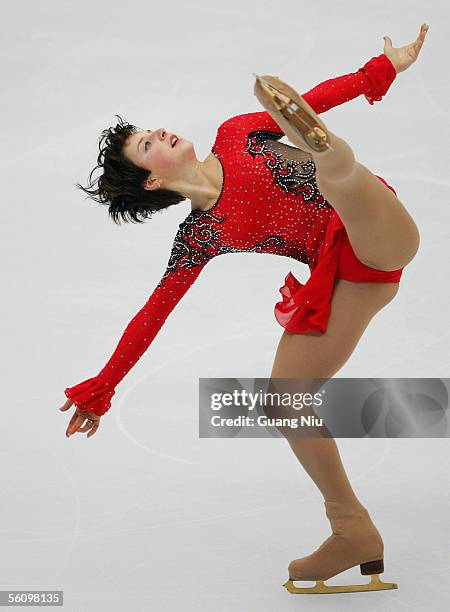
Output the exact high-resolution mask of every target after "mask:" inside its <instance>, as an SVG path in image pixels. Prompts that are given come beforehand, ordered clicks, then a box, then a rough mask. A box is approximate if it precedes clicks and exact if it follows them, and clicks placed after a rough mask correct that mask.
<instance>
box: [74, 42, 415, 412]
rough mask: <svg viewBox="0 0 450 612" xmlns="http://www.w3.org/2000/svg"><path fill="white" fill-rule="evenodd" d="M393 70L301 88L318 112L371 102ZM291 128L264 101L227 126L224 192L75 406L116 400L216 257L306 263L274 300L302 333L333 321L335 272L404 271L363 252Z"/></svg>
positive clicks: (192, 227)
mask: <svg viewBox="0 0 450 612" xmlns="http://www.w3.org/2000/svg"><path fill="white" fill-rule="evenodd" d="M395 75H396V72H395V69H394V67H393V65H392V63H391V62H390V60H389V59H388V58H387V57H386V55H384V54H381V55H379V56H377V57H373V58H372V59H371V60H370V61H369V62H367V63H366V64H365V65H364V66H363V68H360V69H359V70H358V71H357V72H355V73H351V74H347V75H344V76H340V77H337V78H334V79H329V80H327V81H325V82H323V83H321V84H320V85H317V86H316V87H314V88H313V89H311V90H310V91H308V92H307V93H304V94H302V95H303V97H304V98H305V100H306V101H307V102H308V103H309V104H310V105H311V107H312V108H313V109H314V110H315V112H316V113H323V112H325V111H327V110H328V109H330V108H332V107H334V106H337V105H339V104H342V103H344V102H346V101H347V100H351V99H353V98H355V97H356V96H359V95H360V94H364V96H365V97H366V99H367V100H368V102H369V103H370V104H373V103H374V101H376V100H377V101H378V100H381V98H382V96H383V95H384V94H385V93H386V91H387V90H388V88H389V86H390V84H391V83H392V81H393V80H394V78H395ZM284 135H285V134H284V132H283V131H282V130H281V129H280V127H279V125H278V124H277V123H276V122H275V121H274V119H273V118H272V117H271V116H270V115H269V113H267V112H266V111H262V112H252V113H246V114H242V115H237V116H234V117H231V118H229V119H227V120H226V121H225V122H224V123H222V124H221V125H220V126H219V128H218V130H217V134H216V139H215V141H214V145H213V147H212V149H211V151H212V153H213V154H214V155H215V156H216V157H217V159H218V160H219V161H220V165H221V170H222V174H223V185H222V189H221V193H220V195H219V197H218V199H217V201H216V202H215V203H214V205H213V206H212V207H211V208H209V209H208V210H206V211H202V210H199V209H193V210H192V211H191V212H190V213H189V214H188V215H187V217H186V218H185V219H184V221H182V223H180V224H179V226H178V228H179V229H178V231H177V233H176V236H175V239H174V241H173V246H172V250H171V253H170V258H169V261H168V264H167V268H166V270H165V272H164V274H163V276H162V278H161V280H160V281H159V283H158V285H157V286H156V287H155V289H154V291H153V292H152V294H151V295H150V297H149V298H148V300H147V302H146V303H145V304H144V306H143V307H142V308H141V310H139V312H138V313H137V314H136V315H135V316H134V317H133V319H132V320H131V321H130V322H129V324H128V326H127V327H126V329H125V331H124V332H123V335H122V337H121V338H120V340H119V343H118V345H117V347H116V349H115V351H114V353H113V355H112V356H111V358H110V359H109V361H108V362H107V363H106V365H105V366H104V368H103V369H102V370H101V371H100V372H99V374H98V375H97V376H94V377H92V378H88V379H87V380H84V381H83V382H81V383H79V384H77V385H75V386H73V387H69V388H66V389H65V391H64V392H65V395H66V396H67V397H69V398H71V399H72V400H73V402H74V403H75V405H76V406H78V407H79V408H80V409H82V410H86V411H88V412H89V411H92V412H93V413H95V414H97V415H102V414H104V413H105V412H106V411H107V410H108V409H109V407H110V405H111V398H112V396H113V395H114V393H115V388H116V386H117V385H118V384H119V382H120V381H121V380H122V379H123V378H124V376H125V375H126V374H127V372H128V371H129V370H130V369H131V368H132V367H133V366H134V364H135V363H136V362H137V361H138V360H139V359H140V357H141V356H142V355H143V354H144V352H145V351H146V350H147V348H148V346H149V345H150V343H151V342H152V340H153V339H154V338H155V336H156V334H157V333H158V331H159V330H160V328H161V326H162V325H163V323H164V321H165V320H166V318H167V317H168V315H169V314H170V313H171V311H172V310H173V309H174V307H175V306H176V304H177V303H178V302H179V301H180V300H181V298H182V297H183V296H184V294H185V293H186V291H187V290H188V289H189V287H191V286H192V284H193V283H194V281H195V280H196V279H197V278H198V276H199V274H200V273H201V271H202V270H203V268H204V267H205V265H206V264H207V263H208V262H209V261H211V259H212V258H213V257H217V256H219V255H224V254H225V253H238V252H245V253H249V252H251V253H272V254H274V255H283V256H286V257H290V258H292V259H294V260H296V261H299V262H301V263H304V264H306V265H308V266H309V269H310V272H311V275H310V277H309V278H308V280H307V282H306V283H305V284H302V283H300V282H299V281H298V280H297V279H296V278H295V276H294V275H293V274H292V272H289V273H288V275H287V276H286V277H285V280H284V284H283V286H282V287H281V288H280V289H279V291H280V293H281V297H282V299H281V300H280V301H278V302H277V303H276V304H275V317H276V319H277V321H278V322H279V324H280V325H281V326H282V327H284V328H285V329H286V330H287V331H289V332H291V333H296V334H303V333H305V332H310V331H314V332H320V333H324V332H325V331H326V328H327V321H328V317H329V313H330V304H331V298H332V294H333V287H334V282H335V279H336V278H344V279H348V280H353V281H359V282H398V281H399V279H400V276H401V274H402V270H403V268H401V269H399V270H395V271H393V272H384V271H380V270H376V269H374V268H371V267H368V266H366V265H364V264H363V263H361V262H360V261H359V260H358V259H357V257H356V256H355V254H354V252H353V249H352V247H351V245H350V242H349V240H348V237H347V233H346V230H345V227H344V225H343V224H342V222H341V220H340V218H339V216H338V215H337V213H336V211H335V210H334V209H333V207H332V202H327V200H326V199H325V198H324V197H323V196H322V195H321V193H320V192H319V190H318V188H317V184H316V180H315V165H314V162H313V161H312V159H311V155H310V154H309V153H306V152H304V151H301V150H300V149H298V148H297V147H293V146H290V145H286V144H283V143H280V142H278V141H279V140H280V139H281V138H282V137H283V136H284ZM378 178H379V179H380V180H381V181H382V182H383V183H384V184H385V185H386V186H387V187H389V188H390V189H392V187H390V186H388V185H387V183H386V182H385V181H384V179H382V178H381V177H378ZM392 191H394V190H393V189H392ZM394 193H395V191H394Z"/></svg>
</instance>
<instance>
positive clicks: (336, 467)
mask: <svg viewBox="0 0 450 612" xmlns="http://www.w3.org/2000/svg"><path fill="white" fill-rule="evenodd" d="M397 291H398V283H378V284H376V285H372V284H365V283H353V282H351V281H345V280H342V279H338V280H337V281H336V286H335V290H334V294H333V298H332V304H331V313H330V318H329V320H328V326H327V331H326V332H325V334H290V333H288V332H286V331H285V332H284V333H283V335H282V337H281V339H280V343H279V345H278V349H277V352H276V356H275V361H274V364H273V368H272V373H271V378H274V379H275V378H296V379H301V378H311V379H314V378H331V377H332V376H333V375H334V374H335V373H336V372H337V371H338V370H340V368H341V367H342V366H343V365H344V363H345V362H346V361H347V360H348V358H349V357H350V355H351V354H352V353H353V351H354V349H355V348H356V345H357V343H358V341H359V339H360V338H361V336H362V334H363V332H364V330H365V329H366V328H367V325H368V324H369V322H370V320H371V319H372V318H373V316H374V315H375V314H376V313H377V312H378V311H379V310H380V309H381V308H383V306H385V305H386V304H387V303H388V302H389V301H391V300H392V298H393V297H394V296H395V294H396V293H397ZM310 391H312V392H314V390H313V389H310ZM288 442H289V444H290V446H291V448H292V450H293V452H294V453H295V455H296V457H297V459H298V460H299V461H300V463H301V464H302V466H303V467H304V469H305V470H306V472H307V473H308V474H309V476H310V477H311V478H312V480H313V481H314V482H315V484H316V485H317V487H318V488H319V490H320V492H321V493H322V495H323V497H324V499H325V500H342V501H348V502H353V503H354V504H355V505H359V501H358V499H357V497H356V495H355V493H354V491H353V489H352V486H351V484H350V482H349V480H348V477H347V474H346V472H345V470H344V466H343V465H342V461H341V458H340V455H339V451H338V448H337V445H336V442H335V440H334V439H333V438H319V437H317V438H307V437H290V438H288Z"/></svg>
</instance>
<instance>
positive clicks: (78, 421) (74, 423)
mask: <svg viewBox="0 0 450 612" xmlns="http://www.w3.org/2000/svg"><path fill="white" fill-rule="evenodd" d="M86 418H87V417H86V416H82V415H81V414H79V413H77V412H76V413H75V414H74V415H73V416H72V418H71V419H70V422H69V426H68V428H67V430H66V436H67V437H69V436H71V435H73V434H74V433H76V432H77V431H78V428H79V427H80V426H81V425H82V424H83V423H84V421H85V420H86Z"/></svg>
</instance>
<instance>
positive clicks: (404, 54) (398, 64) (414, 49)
mask: <svg viewBox="0 0 450 612" xmlns="http://www.w3.org/2000/svg"><path fill="white" fill-rule="evenodd" d="M428 28H429V26H428V25H427V24H426V23H423V24H422V25H421V27H420V32H419V36H418V37H417V38H416V40H415V41H414V42H413V43H411V44H410V45H405V46H404V47H398V48H397V49H396V48H395V47H393V46H392V40H391V39H390V38H389V36H383V38H384V49H383V53H384V54H385V55H386V56H387V57H388V58H389V59H390V60H391V62H392V64H393V66H394V68H395V71H396V72H397V74H398V73H399V72H403V71H404V70H406V69H407V68H409V67H410V66H411V64H413V63H414V62H415V61H416V59H417V58H418V57H419V53H420V49H421V48H422V45H423V41H424V40H425V36H426V34H427V32H428Z"/></svg>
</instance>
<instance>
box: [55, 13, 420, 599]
mask: <svg viewBox="0 0 450 612" xmlns="http://www.w3.org/2000/svg"><path fill="white" fill-rule="evenodd" d="M427 31H428V26H427V25H426V24H423V25H422V27H421V29H420V33H419V36H418V38H417V39H416V41H415V42H414V43H412V44H410V45H407V46H405V47H401V48H393V46H392V41H391V40H390V38H389V37H385V45H384V52H383V54H381V55H380V56H378V57H374V58H372V59H371V60H370V61H369V62H367V63H366V64H365V65H364V67H363V68H361V69H359V70H358V71H357V72H355V73H351V74H349V75H344V76H342V77H337V78H335V79H330V80H328V81H325V82H324V83H321V84H320V85H318V86H316V87H315V88H313V89H312V90H311V91H309V92H307V93H305V94H304V95H303V96H302V97H300V96H299V94H297V92H295V90H293V89H292V88H290V87H289V86H288V85H286V84H285V83H283V82H282V81H280V80H279V79H278V78H277V77H270V76H266V77H263V80H261V79H259V78H258V80H257V83H256V84H255V95H256V97H257V98H258V100H259V101H260V102H261V104H262V105H263V106H264V107H265V108H266V111H264V112H255V113H248V114H244V115H238V116H235V117H232V118H230V119H228V120H227V121H225V122H224V123H223V124H221V125H220V126H219V128H218V130H217V135H216V139H215V142H214V145H213V148H212V150H211V154H210V155H209V156H208V157H207V158H206V159H205V160H204V161H203V162H201V161H199V160H198V159H197V158H196V156H195V152H194V149H193V146H192V143H190V142H189V141H186V140H185V139H183V138H179V137H176V136H175V135H174V134H167V132H166V131H165V130H163V129H160V130H157V131H153V132H152V131H137V130H136V129H135V128H134V126H131V125H129V124H124V123H123V122H121V123H120V124H118V125H117V126H116V128H115V129H110V130H107V131H105V132H103V135H104V136H105V138H106V139H105V147H104V148H103V149H102V148H101V147H100V154H99V156H98V166H97V167H102V168H103V171H104V172H103V175H102V176H101V177H100V178H99V179H98V189H95V190H93V189H84V191H86V192H87V193H88V194H89V195H91V196H98V198H95V197H94V199H96V201H98V202H100V203H102V204H108V206H109V213H110V215H111V216H112V218H113V220H114V221H115V222H117V221H118V219H119V217H122V219H123V220H124V221H126V220H127V217H128V218H129V219H131V220H132V221H138V222H139V220H143V219H145V218H149V217H151V216H152V214H154V213H155V212H157V211H160V210H162V209H164V208H167V207H169V206H172V205H175V204H178V203H179V202H181V201H182V200H184V199H186V198H188V199H190V200H191V205H192V209H191V212H190V213H189V215H188V216H187V217H186V219H185V220H184V221H183V222H182V223H181V224H180V225H179V230H178V232H177V234H176V236H175V240H174V243H173V247H172V251H171V255H170V258H169V262H168V265H167V269H166V271H165V273H164V275H163V277H162V278H161V281H160V282H159V283H158V285H157V286H156V288H155V290H154V291H153V293H152V295H151V296H150V298H149V299H148V301H147V302H146V304H145V305H144V306H143V308H142V309H141V310H140V311H139V312H138V313H137V314H136V315H135V316H134V317H133V319H132V320H131V321H130V323H129V324H128V326H127V328H126V329H125V331H124V333H123V335H122V337H121V339H120V341H119V343H118V346H117V348H116V350H115V351H114V353H113V355H112V356H111V358H110V360H109V361H108V362H107V364H106V365H105V367H104V368H103V369H102V370H101V371H100V372H99V374H98V375H97V376H94V377H92V378H89V379H87V380H85V381H83V382H81V383H79V384H77V385H75V386H73V387H68V388H66V389H65V391H64V392H65V395H66V396H67V398H68V399H67V401H66V402H65V404H64V405H63V406H62V407H61V410H62V411H66V410H68V409H69V408H70V407H71V406H72V405H73V404H75V407H76V411H75V413H74V415H73V416H72V418H71V420H70V422H69V425H68V427H67V431H66V435H67V436H70V435H72V434H74V433H76V432H80V433H84V432H88V433H87V437H90V436H92V435H94V434H95V432H96V431H97V429H98V427H99V424H100V419H101V416H102V415H103V414H104V413H105V412H106V411H107V410H108V409H109V407H110V405H111V398H112V396H113V395H114V393H115V387H116V386H117V384H119V382H120V381H121V380H122V379H123V377H124V376H125V375H126V373H127V372H128V371H129V370H130V369H131V367H132V366H133V365H134V364H135V363H136V362H137V361H138V359H139V358H140V357H141V356H142V355H143V353H144V352H145V351H146V350H147V348H148V346H149V345H150V343H151V341H152V340H153V339H154V337H155V336H156V334H157V333H158V331H159V329H160V328H161V326H162V324H163V323H164V321H165V319H166V318H167V316H168V315H169V314H170V312H171V311H172V310H173V308H174V307H175V305H176V304H177V303H178V302H179V300H180V299H181V298H182V296H183V295H184V294H185V293H186V291H187V290H188V288H189V287H190V286H191V285H192V284H193V282H194V281H195V280H196V279H197V277H198V276H199V274H200V272H201V270H202V269H203V268H204V266H205V265H206V263H207V262H208V261H210V260H211V259H212V258H213V257H215V256H217V255H221V254H224V253H230V252H257V253H260V252H262V253H272V254H277V255H284V256H289V257H292V258H293V259H296V260H298V261H301V262H302V263H306V264H308V266H309V268H310V270H311V276H310V278H309V279H308V282H307V283H306V284H305V285H302V284H301V283H299V282H298V281H297V279H296V278H295V277H294V276H293V275H292V273H289V274H288V276H287V277H286V279H285V284H284V285H283V287H282V288H281V289H280V292H281V294H282V301H280V302H278V303H277V304H276V306H275V316H276V318H277V321H278V322H279V323H280V325H281V326H282V327H283V328H284V332H283V334H282V337H281V340H280V343H279V346H278V349H277V353H276V356H275V362H274V365H273V369H272V373H271V377H272V378H275V379H276V378H296V379H297V378H298V379H301V378H328V377H331V376H332V375H334V374H335V373H336V372H337V371H338V370H339V369H340V368H341V367H342V365H344V363H345V362H346V360H347V359H348V358H349V356H350V355H351V354H352V352H353V350H354V349H355V347H356V345H357V343H358V341H359V339H360V338H361V336H362V334H363V332H364V330H365V329H366V328H367V326H368V324H369V322H370V320H371V319H372V318H373V317H374V315H375V314H376V313H377V312H379V311H380V310H381V309H382V308H383V307H384V306H385V305H386V304H388V303H389V302H390V301H391V300H392V299H393V297H394V296H395V295H396V293H397V291H398V286H399V280H400V277H401V274H402V271H403V268H404V266H406V265H407V264H408V263H409V262H410V261H411V260H412V259H413V257H414V256H415V254H416V252H417V250H418V246H419V233H418V230H417V227H416V225H415V223H414V221H413V220H412V218H411V217H410V215H409V214H408V212H407V211H406V209H405V208H404V206H403V204H402V203H401V202H400V200H399V199H398V198H397V197H396V194H395V191H394V189H393V188H392V187H390V186H388V185H387V183H386V182H385V181H384V180H383V179H382V178H381V177H377V176H375V175H373V174H372V173H371V172H370V170H368V169H367V168H366V167H365V166H363V165H362V164H360V163H358V162H357V161H356V160H355V157H354V155H353V152H352V149H351V148H350V146H349V145H348V144H347V143H346V142H345V141H344V140H343V139H341V138H339V137H338V136H336V135H335V134H334V133H332V132H330V131H329V130H328V129H327V127H326V126H325V125H324V124H323V122H321V121H320V120H319V119H318V117H317V115H316V112H317V113H321V112H324V111H326V110H328V109H329V108H332V107H333V106H337V105H339V104H342V103H343V102H345V101H347V100H350V99H353V98H355V97H356V96H358V95H360V94H364V95H365V97H366V99H367V100H368V101H369V103H370V104H373V103H374V101H379V100H381V99H382V96H383V95H384V94H385V93H386V92H387V90H388V89H389V87H390V85H391V83H392V82H393V80H394V79H395V76H396V74H397V73H398V72H402V71H404V70H406V68H408V67H409V66H410V65H411V64H412V63H413V62H414V61H415V60H416V59H417V57H418V54H419V52H420V49H421V46H422V44H423V41H424V39H425V35H426V32H427ZM270 86H272V87H273V88H275V89H272V90H271V89H270ZM276 90H277V91H278V92H281V94H287V95H288V96H289V97H290V98H291V99H292V100H294V101H295V102H296V103H297V104H298V106H299V107H300V110H299V115H302V116H303V118H306V119H307V121H306V124H308V125H309V127H306V129H305V128H303V131H302V129H297V127H295V124H296V125H297V126H298V125H299V124H298V123H296V122H295V121H293V120H292V118H291V119H289V118H287V117H289V115H288V114H287V113H286V110H285V109H282V110H281V111H280V106H279V105H277V104H276V102H275V98H274V95H273V94H274V92H276ZM311 126H316V127H317V128H318V129H316V130H315V132H314V133H315V134H316V135H318V136H317V138H316V140H314V139H311V137H310V135H311ZM308 133H310V135H309V136H308ZM283 136H287V137H288V138H289V139H290V140H291V142H293V144H294V145H296V146H294V147H291V146H288V145H284V144H282V143H280V142H278V141H279V140H280V138H282V137H283ZM330 145H331V146H330ZM94 170H95V168H94ZM91 176H92V173H91ZM90 187H91V188H92V185H91V186H90ZM82 189H83V188H82ZM380 245H382V248H381V247H380ZM85 421H86V424H84V422H85ZM288 441H289V444H290V446H291V448H292V449H293V451H294V453H295V454H296V456H297V458H298V459H299V461H300V462H301V463H302V465H303V467H304V468H305V470H306V471H307V472H308V474H309V475H310V476H311V478H312V479H313V480H314V482H315V484H316V485H317V487H318V488H319V490H320V491H321V493H322V495H323V497H324V500H325V502H324V503H325V510H326V514H327V517H328V518H329V519H330V522H331V525H332V528H333V534H332V535H331V536H330V537H329V538H328V539H327V540H326V541H325V542H324V543H323V544H322V546H321V547H320V548H319V549H318V550H316V551H315V552H313V553H312V554H311V555H308V556H307V557H303V558H301V559H296V560H295V561H293V562H291V564H290V565H289V581H288V582H287V583H286V586H287V587H288V588H289V589H290V590H295V587H293V585H292V580H316V581H319V582H318V584H317V585H316V587H315V590H313V592H324V588H328V589H330V588H331V589H333V588H332V587H324V586H323V584H322V581H323V580H326V579H328V578H330V577H331V576H334V575H336V574H338V573H339V572H341V571H344V570H345V569H347V568H349V567H352V566H355V565H357V564H360V566H361V572H362V573H363V574H371V575H372V576H374V577H375V578H376V579H378V574H379V573H380V572H382V571H383V542H382V539H381V536H380V534H379V532H378V531H377V529H376V527H375V525H374V524H373V523H372V521H371V519H370V517H369V515H368V513H367V510H366V509H365V507H364V506H363V505H362V504H361V503H360V502H359V500H358V499H357V497H356V495H355V493H354V491H353V489H352V487H351V485H350V483H349V481H348V478H347V476H346V473H345V470H344V468H343V465H342V463H341V460H340V456H339V452H338V449H337V446H336V443H335V441H334V440H333V439H332V438H309V439H308V438H302V439H301V441H299V440H298V439H295V438H293V439H290V438H288ZM388 586H389V587H390V588H393V587H395V585H392V584H390V585H388ZM365 588H386V587H382V586H381V583H379V584H378V585H376V584H372V586H371V587H365V586H362V587H361V586H360V587H359V589H358V587H357V586H353V587H352V586H349V587H346V589H347V590H361V589H365ZM296 592H311V590H310V589H309V590H308V589H306V590H305V589H303V591H301V590H299V589H297V590H296Z"/></svg>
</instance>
